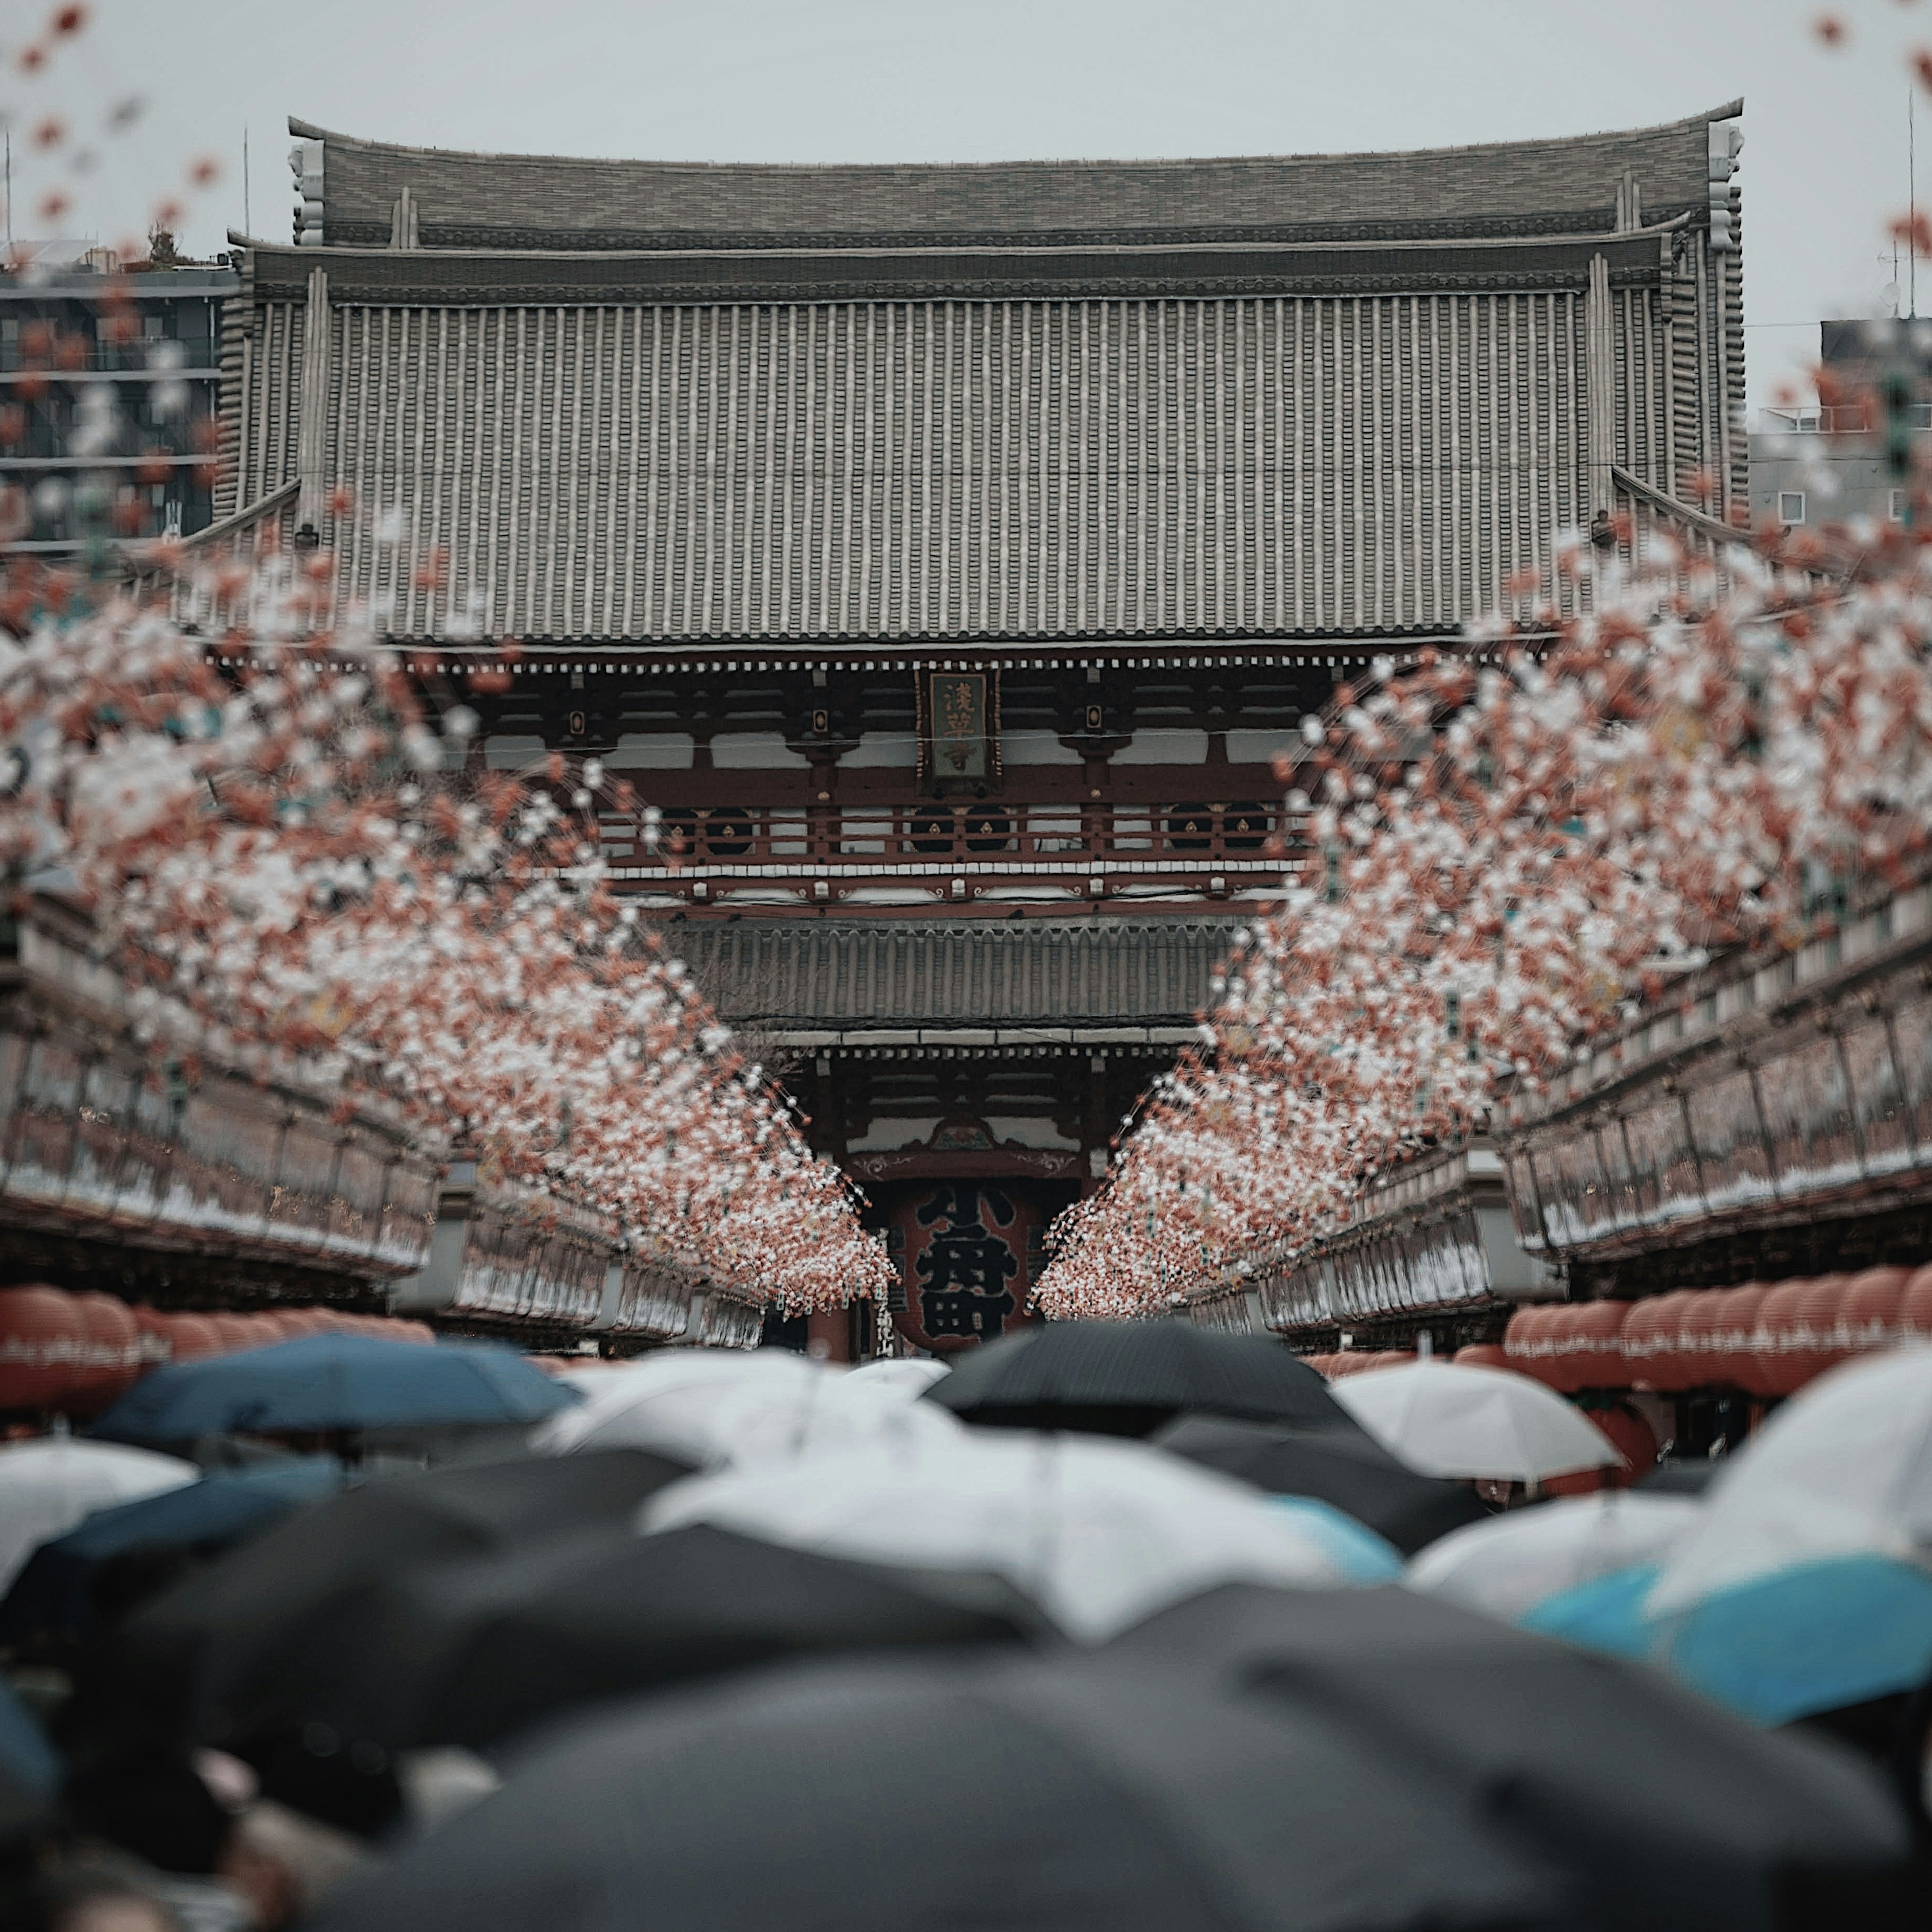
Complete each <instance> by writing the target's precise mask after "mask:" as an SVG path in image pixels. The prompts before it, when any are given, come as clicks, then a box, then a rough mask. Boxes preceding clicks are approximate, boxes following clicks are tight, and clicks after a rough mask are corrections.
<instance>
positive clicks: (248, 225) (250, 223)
mask: <svg viewBox="0 0 1932 1932" xmlns="http://www.w3.org/2000/svg"><path fill="white" fill-rule="evenodd" d="M254 232H255V223H254V220H253V218H252V217H251V215H250V214H249V212H248V122H247V121H243V122H242V233H243V234H244V235H253V234H254Z"/></svg>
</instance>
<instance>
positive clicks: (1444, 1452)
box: [1335, 1361, 1623, 1483]
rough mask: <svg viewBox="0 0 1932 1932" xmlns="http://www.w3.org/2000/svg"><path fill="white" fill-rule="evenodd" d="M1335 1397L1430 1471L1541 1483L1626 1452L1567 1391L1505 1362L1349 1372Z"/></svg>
mask: <svg viewBox="0 0 1932 1932" xmlns="http://www.w3.org/2000/svg"><path fill="white" fill-rule="evenodd" d="M1335 1400H1337V1402H1339V1403H1340V1404H1341V1405H1342V1406H1343V1408H1344V1409H1347V1410H1348V1411H1349V1413H1350V1414H1351V1415H1353V1416H1354V1417H1355V1420H1356V1421H1358V1422H1359V1423H1360V1424H1361V1425H1362V1427H1364V1429H1366V1430H1367V1431H1368V1432H1369V1433H1370V1435H1371V1436H1374V1437H1375V1438H1376V1439H1377V1441H1379V1442H1381V1443H1382V1445H1383V1447H1384V1448H1387V1449H1388V1450H1390V1451H1392V1452H1393V1453H1394V1454H1396V1455H1397V1456H1400V1457H1401V1458H1402V1460H1403V1461H1404V1462H1405V1463H1408V1464H1409V1466H1410V1468H1412V1469H1420V1470H1421V1472H1422V1473H1423V1474H1424V1475H1426V1476H1475V1477H1488V1478H1493V1479H1495V1480H1496V1481H1505V1480H1507V1481H1513V1482H1519V1483H1540V1482H1541V1481H1543V1480H1544V1478H1545V1477H1547V1476H1564V1475H1570V1474H1571V1473H1572V1472H1574V1471H1577V1470H1579V1469H1601V1468H1604V1467H1606V1466H1613V1465H1615V1464H1617V1463H1621V1462H1622V1460H1623V1457H1622V1455H1621V1454H1619V1452H1618V1451H1617V1450H1616V1448H1614V1447H1613V1445H1612V1444H1611V1442H1610V1438H1609V1437H1608V1436H1605V1435H1604V1433H1603V1432H1602V1431H1601V1430H1599V1429H1598V1428H1597V1427H1595V1425H1594V1424H1592V1423H1590V1422H1589V1421H1586V1419H1585V1418H1584V1417H1583V1415H1581V1414H1580V1412H1578V1411H1577V1410H1576V1409H1572V1408H1571V1406H1570V1405H1569V1404H1568V1403H1567V1402H1565V1400H1563V1398H1562V1397H1561V1396H1559V1395H1555V1394H1552V1393H1551V1392H1550V1391H1549V1390H1548V1389H1547V1388H1544V1386H1543V1385H1542V1384H1541V1382H1532V1381H1531V1380H1530V1379H1529V1377H1528V1376H1519V1375H1517V1374H1514V1373H1512V1372H1511V1370H1508V1369H1478V1368H1475V1367H1466V1366H1464V1365H1463V1364H1457V1363H1454V1362H1435V1361H1424V1362H1416V1363H1414V1364H1411V1365H1409V1366H1408V1367H1403V1368H1399V1369H1379V1370H1376V1373H1374V1374H1373V1375H1370V1376H1349V1377H1347V1378H1346V1379H1344V1380H1343V1381H1341V1382H1337V1384H1336V1385H1335Z"/></svg>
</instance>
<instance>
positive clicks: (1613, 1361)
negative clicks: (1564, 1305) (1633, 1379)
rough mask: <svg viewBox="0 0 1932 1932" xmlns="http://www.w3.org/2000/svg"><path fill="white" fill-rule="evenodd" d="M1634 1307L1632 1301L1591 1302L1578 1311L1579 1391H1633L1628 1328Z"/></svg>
mask: <svg viewBox="0 0 1932 1932" xmlns="http://www.w3.org/2000/svg"><path fill="white" fill-rule="evenodd" d="M1632 1306H1633V1304H1631V1303H1630V1302H1628V1301H1589V1302H1586V1303H1585V1304H1583V1307H1580V1308H1579V1309H1577V1310H1576V1311H1575V1321H1574V1324H1573V1328H1574V1334H1575V1337H1576V1343H1575V1346H1576V1349H1577V1387H1578V1388H1628V1387H1629V1385H1630V1378H1629V1369H1628V1364H1627V1363H1626V1362H1625V1358H1624V1325H1625V1323H1626V1322H1628V1320H1629V1319H1630V1312H1631V1307H1632Z"/></svg>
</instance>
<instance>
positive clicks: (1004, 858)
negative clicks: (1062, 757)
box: [603, 799, 1300, 907]
mask: <svg viewBox="0 0 1932 1932" xmlns="http://www.w3.org/2000/svg"><path fill="white" fill-rule="evenodd" d="M1299 823H1300V820H1299V818H1298V817H1292V815H1291V814H1289V813H1288V812H1287V811H1285V810H1284V809H1283V807H1282V806H1281V805H1280V804H1279V803H1275V804H1264V803H1261V802H1235V803H1225V802H1214V803H1208V804H1199V803H1187V802H1182V803H1179V804H1175V805H1135V806H1122V805H1107V806H1104V807H1100V806H1095V807H1089V808H1082V807H1080V806H1078V805H1066V804H1060V805H1027V804H1018V803H1013V802H1010V801H1007V800H1005V799H999V800H993V801H987V800H980V801H976V802H972V803H970V804H967V803H953V802H945V801H936V802H932V803H928V804H919V805H861V806H844V807H829V808H821V809H820V810H817V811H812V810H809V809H805V808H796V807H793V808H784V807H762V806H760V807H751V806H747V807H742V808H741V807H737V806H715V807H712V808H709V809H708V810H698V809H696V808H671V809H670V810H667V811H664V813H663V814H661V817H659V818H658V820H656V821H655V839H654V841H652V839H651V838H649V835H647V834H646V833H642V832H640V831H639V829H638V827H637V823H636V821H635V820H628V819H626V820H607V821H606V824H605V828H604V844H603V853H604V859H605V860H606V861H607V863H608V864H609V865H610V868H611V872H612V876H613V880H614V881H615V882H616V883H617V885H618V886H619V888H620V889H625V890H628V891H630V892H635V893H638V894H641V895H645V896H646V898H650V897H657V898H665V899H676V900H680V901H690V902H693V903H696V904H707V903H709V904H719V903H725V902H729V901H736V902H738V903H740V904H755V903H760V902H762V903H766V904H787V903H798V904H818V905H826V904H847V905H850V906H853V907H859V906H863V905H866V904H876V905H887V904H904V905H917V904H929V903H935V902H940V901H971V900H976V899H977V900H1000V899H1026V898H1043V899H1048V900H1053V899H1062V900H1064V899H1096V898H1114V897H1127V898H1170V897H1188V898H1194V897H1201V896H1207V897H1212V898H1229V897H1235V896H1241V895H1253V894H1256V893H1266V894H1274V893H1276V892H1280V890H1281V889H1283V886H1284V884H1285V883H1286V881H1287V880H1288V879H1289V877H1291V876H1292V874H1294V873H1295V871H1296V870H1297V869H1298V859H1297V857H1296V853H1297V852H1298V847H1299V839H1298V829H1299Z"/></svg>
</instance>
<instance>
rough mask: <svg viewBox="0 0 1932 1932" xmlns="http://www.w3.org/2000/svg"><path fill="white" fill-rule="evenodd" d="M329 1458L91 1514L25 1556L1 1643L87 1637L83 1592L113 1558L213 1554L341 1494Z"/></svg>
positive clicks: (0, 1619)
mask: <svg viewBox="0 0 1932 1932" xmlns="http://www.w3.org/2000/svg"><path fill="white" fill-rule="evenodd" d="M342 1483H343V1472H342V1466H341V1464H340V1463H338V1462H337V1461H336V1460H335V1458H334V1457H330V1456H309V1457H302V1458H299V1459H297V1460H290V1461H287V1462H278V1463H262V1464H259V1465H257V1466H254V1467H252V1468H249V1469H236V1470H229V1471H224V1472H221V1473H220V1474H218V1475H211V1476H208V1477H205V1478H203V1479H202V1481H199V1482H198V1483H190V1484H187V1485H185V1486H184V1487H182V1488H181V1489H178V1490H164V1491H163V1492H162V1493H161V1494H160V1495H159V1496H142V1497H141V1498H139V1499H138V1500H137V1501H136V1502H131V1503H122V1504H120V1505H118V1506H117V1507H115V1508H113V1509H104V1510H97V1511H95V1513H94V1514H93V1515H92V1516H90V1517H88V1518H86V1520H85V1521H84V1522H83V1523H80V1525H79V1526H77V1528H75V1529H71V1530H69V1531H68V1532H67V1533H66V1535H64V1536H57V1537H55V1538H52V1540H51V1541H49V1542H46V1543H43V1544H41V1545H40V1548H39V1549H38V1550H35V1551H34V1553H33V1555H32V1556H31V1557H30V1558H28V1561H27V1563H26V1568H24V1569H23V1570H22V1571H21V1572H20V1575H19V1576H18V1577H16V1578H15V1579H14V1580H13V1588H12V1589H10V1590H9V1591H8V1592H7V1596H6V1599H5V1601H4V1602H0V1643H22V1642H23V1641H25V1640H27V1639H28V1638H31V1637H49V1636H62V1637H73V1638H77V1639H80V1638H85V1637H89V1636H90V1635H92V1633H93V1629H94V1625H95V1604H94V1601H93V1598H92V1592H91V1589H90V1587H89V1586H90V1585H91V1583H92V1580H93V1579H94V1577H95V1574H97V1573H98V1571H100V1569H101V1566H102V1565H104V1564H107V1563H110V1562H113V1561H114V1559H116V1558H117V1557H128V1558H141V1557H148V1556H152V1557H157V1558H160V1557H165V1556H170V1555H176V1554H181V1555H185V1554H187V1553H194V1554H196V1555H199V1556H211V1555H213V1554H214V1553H216V1552H217V1551H219V1550H226V1549H229V1548H232V1547H233V1546H234V1545H235V1544H238V1543H243V1542H245V1541H247V1540H248V1538H250V1537H251V1536H254V1535H258V1534H259V1533H260V1532H262V1531H263V1530H265V1529H271V1528H272V1527H273V1526H275V1524H276V1523H280V1522H281V1520H282V1519H283V1517H286V1516H288V1515H290V1514H293V1512H294V1511H296V1510H298V1509H299V1508H301V1507H302V1505H304V1504H305V1503H310V1502H318V1501H320V1499H321V1498H323V1497H324V1496H332V1495H334V1494H335V1492H336V1491H337V1490H339V1489H340V1488H341V1487H342Z"/></svg>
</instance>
